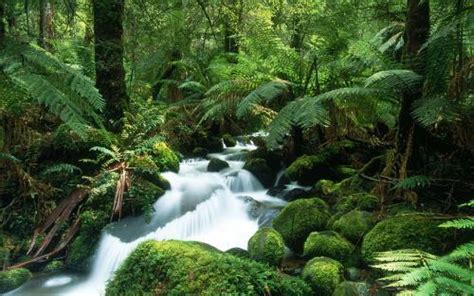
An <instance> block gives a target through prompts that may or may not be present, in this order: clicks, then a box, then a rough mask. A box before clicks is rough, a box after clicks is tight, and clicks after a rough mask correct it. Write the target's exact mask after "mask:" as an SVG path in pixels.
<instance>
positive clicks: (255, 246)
mask: <svg viewBox="0 0 474 296" xmlns="http://www.w3.org/2000/svg"><path fill="white" fill-rule="evenodd" d="M248 250H249V254H250V258H252V259H254V260H257V261H261V262H266V263H268V264H270V265H275V266H278V265H280V263H281V261H282V260H283V257H284V256H285V243H284V242H283V238H282V237H281V234H279V233H278V232H277V231H276V230H274V229H272V228H269V227H265V228H261V229H259V230H258V231H257V232H256V233H255V234H254V235H253V236H252V237H251V238H250V240H249V242H248Z"/></svg>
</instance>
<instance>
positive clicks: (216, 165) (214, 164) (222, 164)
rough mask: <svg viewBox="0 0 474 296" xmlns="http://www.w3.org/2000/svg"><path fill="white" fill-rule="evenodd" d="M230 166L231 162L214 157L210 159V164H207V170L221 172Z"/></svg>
mask: <svg viewBox="0 0 474 296" xmlns="http://www.w3.org/2000/svg"><path fill="white" fill-rule="evenodd" d="M227 168H229V163H227V161H225V160H221V159H218V158H213V159H211V160H210V161H209V164H208V165H207V171H208V172H220V171H222V170H223V169H227Z"/></svg>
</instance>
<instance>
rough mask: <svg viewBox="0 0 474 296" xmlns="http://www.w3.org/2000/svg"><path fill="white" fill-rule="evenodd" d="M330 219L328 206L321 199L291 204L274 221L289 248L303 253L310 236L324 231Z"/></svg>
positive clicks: (300, 200)
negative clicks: (314, 232)
mask: <svg viewBox="0 0 474 296" xmlns="http://www.w3.org/2000/svg"><path fill="white" fill-rule="evenodd" d="M328 219H329V210H328V206H327V204H326V203H325V202H324V201H322V200H321V199H319V198H311V199H299V200H296V201H293V202H290V203H289V204H288V205H287V206H286V207H285V208H283V210H282V211H281V212H280V214H278V216H277V217H276V218H275V219H274V220H273V226H274V228H275V229H276V230H277V231H278V232H279V233H280V234H281V235H282V236H283V239H284V240H285V243H286V245H287V246H288V247H290V248H291V249H293V250H294V251H296V252H301V251H303V245H304V242H305V240H306V238H307V237H308V235H309V234H310V233H311V232H313V231H319V230H324V228H325V227H326V223H327V220H328Z"/></svg>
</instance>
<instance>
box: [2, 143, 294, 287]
mask: <svg viewBox="0 0 474 296" xmlns="http://www.w3.org/2000/svg"><path fill="white" fill-rule="evenodd" d="M255 148H256V147H255V146H254V145H252V144H243V143H238V145H237V146H236V147H232V148H226V149H225V150H224V152H223V153H216V154H211V155H210V157H216V158H220V159H223V160H226V161H227V162H228V163H229V165H230V168H228V169H226V170H224V171H222V172H220V173H209V172H207V171H206V168H207V164H208V162H209V161H208V160H203V159H189V160H185V161H183V162H182V163H181V164H180V170H179V173H178V174H175V173H171V172H167V173H164V174H163V176H164V177H165V178H166V179H168V181H169V182H170V184H171V189H170V190H168V191H166V193H165V195H163V196H162V197H161V198H159V199H158V200H157V201H156V203H155V204H154V209H155V211H154V213H153V216H152V218H151V221H150V222H149V223H146V222H145V218H144V217H131V218H126V219H123V220H121V221H120V222H116V223H113V224H111V225H109V226H108V227H106V229H105V230H104V231H103V233H102V237H101V239H100V242H99V244H98V249H97V251H96V253H95V255H94V257H93V258H92V260H93V261H92V262H93V264H92V270H91V272H90V273H89V274H88V275H87V276H81V275H76V274H56V275H53V276H48V277H36V278H34V279H32V280H31V281H29V282H27V283H26V284H25V285H23V286H22V287H20V288H19V289H17V290H15V291H13V292H10V293H9V294H7V295H87V296H89V295H91V296H93V295H103V294H104V290H105V285H106V282H107V280H109V279H110V278H111V277H112V276H113V273H114V271H115V270H117V268H118V267H119V266H120V264H121V263H122V262H123V261H124V260H125V258H126V257H127V256H128V255H129V254H130V253H131V252H132V251H133V250H134V249H135V248H136V246H137V245H138V244H139V243H141V242H143V241H146V240H150V239H154V240H166V239H180V240H192V241H200V242H204V243H207V244H210V245H212V246H214V247H216V248H218V249H220V250H222V251H225V250H228V249H230V248H234V247H238V248H242V249H246V248H247V241H248V239H249V238H250V237H251V236H252V235H253V234H254V233H255V231H257V229H258V228H259V225H260V226H261V225H266V224H267V223H269V221H271V217H272V215H274V213H275V211H276V210H275V209H277V208H279V207H282V206H283V205H284V204H285V202H283V201H282V200H280V199H277V198H273V197H270V196H268V195H266V194H265V192H266V190H265V188H263V186H262V185H261V184H260V182H259V181H258V180H257V179H256V178H255V177H254V176H253V175H252V174H251V173H249V172H247V171H245V170H243V169H242V168H243V165H244V161H243V159H244V156H245V153H246V151H248V150H252V149H255Z"/></svg>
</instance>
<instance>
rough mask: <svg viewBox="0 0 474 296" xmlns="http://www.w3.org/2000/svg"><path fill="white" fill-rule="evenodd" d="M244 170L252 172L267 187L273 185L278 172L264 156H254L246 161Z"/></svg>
mask: <svg viewBox="0 0 474 296" xmlns="http://www.w3.org/2000/svg"><path fill="white" fill-rule="evenodd" d="M244 170H247V171H249V172H251V173H252V174H253V175H254V176H255V177H256V178H257V179H258V180H259V181H260V182H261V183H262V184H263V186H265V187H270V186H272V185H273V182H274V180H275V177H276V174H275V172H274V171H273V170H272V169H271V168H270V167H269V166H268V164H267V161H266V160H265V159H263V158H253V159H250V160H248V161H246V162H245V165H244Z"/></svg>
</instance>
